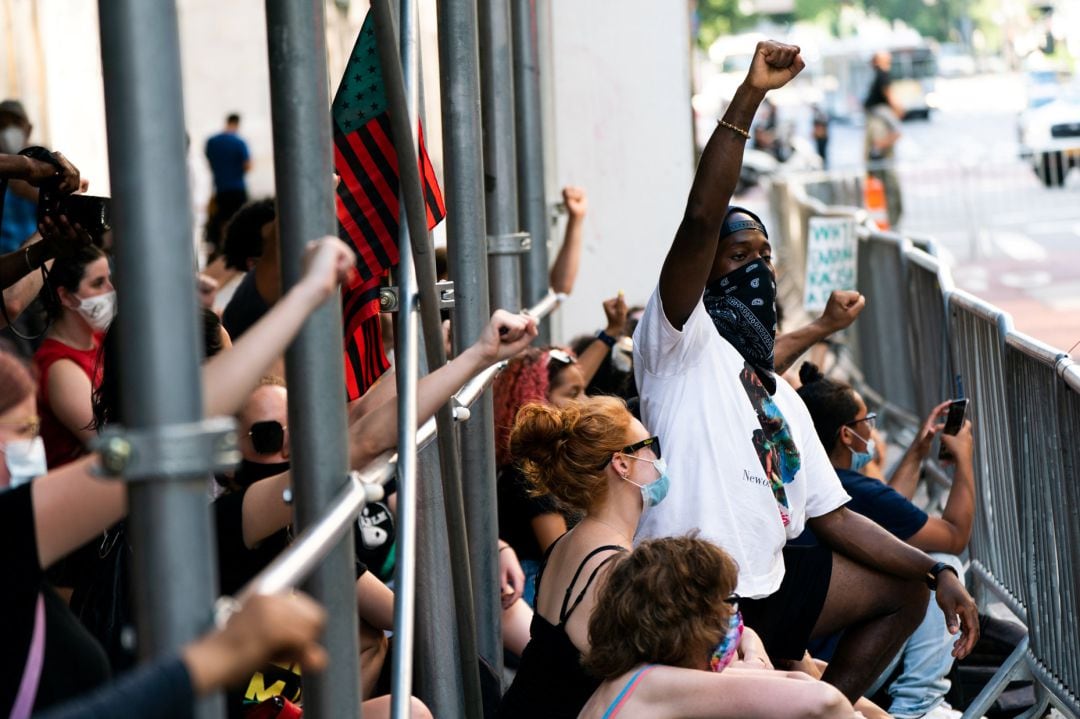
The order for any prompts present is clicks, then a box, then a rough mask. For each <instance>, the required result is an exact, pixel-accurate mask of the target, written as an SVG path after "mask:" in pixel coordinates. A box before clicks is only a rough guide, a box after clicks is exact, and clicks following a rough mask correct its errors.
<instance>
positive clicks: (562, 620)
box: [559, 544, 626, 625]
mask: <svg viewBox="0 0 1080 719" xmlns="http://www.w3.org/2000/svg"><path fill="white" fill-rule="evenodd" d="M608 551H613V552H615V554H612V555H611V556H610V557H606V558H605V559H604V561H602V562H600V564H598V565H596V569H594V570H593V571H592V574H590V575H589V578H588V579H587V580H586V581H585V586H584V587H582V588H581V592H580V593H578V596H577V599H575V600H574V603H573V604H570V596H571V595H572V594H573V591H574V585H576V584H577V581H578V579H579V578H580V577H581V572H582V571H583V570H584V569H585V565H586V564H588V563H589V560H590V559H592V558H593V557H595V556H596V555H597V554H600V552H608ZM625 551H626V547H622V546H619V545H618V544H605V545H604V546H602V547H597V548H596V549H594V550H592V551H591V552H589V553H588V554H586V555H585V558H584V559H582V560H581V564H579V565H578V568H577V571H576V572H574V578H573V579H571V580H570V584H568V585H567V586H566V595H565V596H564V597H563V603H562V609H561V610H559V624H560V625H562V624H566V620H567V619H569V618H570V615H571V614H573V613H574V610H575V609H577V607H578V605H579V604H581V600H582V599H584V598H585V592H587V591H589V586H590V585H591V584H592V583H593V580H594V579H596V575H597V573H599V571H600V570H601V569H603V567H604V565H605V564H607V563H608V562H610V561H611V560H612V559H615V557H617V556H619V554H622V553H623V552H625ZM567 605H569V608H567Z"/></svg>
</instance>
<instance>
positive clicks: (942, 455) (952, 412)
mask: <svg viewBox="0 0 1080 719" xmlns="http://www.w3.org/2000/svg"><path fill="white" fill-rule="evenodd" d="M967 406H968V401H967V398H964V399H954V400H953V401H952V402H950V403H949V414H948V416H947V417H946V418H945V428H944V429H943V430H941V431H942V432H943V433H944V434H956V433H957V432H959V431H960V428H961V427H963V426H964V415H966V414H967ZM938 459H940V460H951V459H954V457H953V456H952V452H950V451H949V448H948V447H946V446H945V443H944V442H942V443H941V446H940V448H939V449H938Z"/></svg>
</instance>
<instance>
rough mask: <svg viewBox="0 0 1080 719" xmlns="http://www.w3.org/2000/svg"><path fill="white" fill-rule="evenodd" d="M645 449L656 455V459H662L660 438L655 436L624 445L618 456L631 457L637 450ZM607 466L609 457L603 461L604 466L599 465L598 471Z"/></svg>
mask: <svg viewBox="0 0 1080 719" xmlns="http://www.w3.org/2000/svg"><path fill="white" fill-rule="evenodd" d="M646 447H649V448H650V449H652V451H653V454H655V455H656V458H657V459H663V457H662V456H661V455H660V438H659V437H657V436H655V435H654V436H652V437H649V438H647V439H643V440H641V441H640V442H634V443H633V444H628V445H626V446H625V447H623V448H622V449H620V450H619V452H618V454H627V455H633V454H634V452H637V451H638V450H639V449H645V448H646ZM609 464H611V457H608V458H607V461H605V462H604V464H603V465H601V467H600V469H603V468H604V467H606V466H608V465H609Z"/></svg>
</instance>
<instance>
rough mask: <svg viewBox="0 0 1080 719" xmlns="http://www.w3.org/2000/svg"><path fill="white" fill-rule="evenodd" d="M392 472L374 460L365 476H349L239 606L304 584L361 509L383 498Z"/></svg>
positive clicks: (386, 462) (245, 590)
mask: <svg viewBox="0 0 1080 719" xmlns="http://www.w3.org/2000/svg"><path fill="white" fill-rule="evenodd" d="M395 470H396V465H395V464H392V463H391V462H390V461H389V459H388V458H385V459H382V461H381V462H379V461H378V460H376V462H373V463H372V465H371V466H369V467H368V468H365V471H364V472H352V473H351V474H350V475H349V478H350V480H351V481H350V482H349V485H348V486H347V487H346V488H345V489H343V490H342V491H341V492H340V493H339V494H338V496H337V497H335V498H334V500H333V503H332V504H331V506H330V508H329V509H328V511H327V512H326V514H324V515H323V516H322V518H321V519H320V520H319V521H318V522H316V523H315V524H313V525H311V526H310V527H308V528H307V529H305V530H304V531H303V532H302V533H301V534H300V536H299V537H297V538H296V541H295V542H293V543H292V544H291V545H289V548H288V549H286V550H285V551H284V552H282V553H281V554H280V555H278V557H277V559H275V560H274V561H273V562H271V563H270V565H269V566H267V567H266V569H264V570H263V571H261V572H259V574H258V575H257V576H256V577H255V578H254V579H252V580H251V581H250V582H248V583H247V585H246V586H245V587H244V588H243V589H241V590H240V593H239V594H238V595H237V599H238V600H239V601H240V602H241V603H242V602H243V601H244V600H246V599H247V598H249V597H251V596H254V595H256V594H276V593H278V592H283V591H285V590H286V589H291V588H293V587H295V586H296V585H298V584H300V583H301V582H303V581H304V579H306V578H307V576H308V575H309V574H311V572H312V571H313V570H314V569H315V567H317V566H318V565H319V562H321V561H322V559H323V557H325V556H326V554H327V552H329V551H330V550H331V549H333V548H334V546H335V545H336V544H337V543H338V542H339V541H340V540H341V538H342V536H344V534H345V532H346V530H347V529H348V528H349V527H350V526H351V524H352V522H354V521H356V516H357V515H358V514H360V510H361V509H363V508H364V505H365V504H366V503H368V502H377V501H378V500H380V499H382V498H383V485H384V484H386V482H388V481H389V480H390V478H391V477H393V476H394V471H395Z"/></svg>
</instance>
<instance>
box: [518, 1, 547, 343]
mask: <svg viewBox="0 0 1080 719" xmlns="http://www.w3.org/2000/svg"><path fill="white" fill-rule="evenodd" d="M511 4H512V17H513V25H514V123H515V127H516V130H517V152H518V203H519V209H520V214H521V229H523V230H524V231H525V232H528V233H529V235H530V236H531V237H532V247H531V248H530V249H529V252H528V253H527V254H525V255H523V257H522V259H523V265H522V268H521V304H522V305H524V306H525V307H532V306H533V305H534V304H536V303H537V302H539V301H540V299H541V298H543V297H544V295H546V294H547V291H548V285H549V284H550V282H549V279H548V274H549V273H548V228H549V227H550V223H549V222H548V214H547V212H548V210H547V201H546V199H545V193H544V189H545V183H544V129H543V109H542V108H541V106H540V51H539V47H538V46H539V40H538V34H539V33H538V28H537V20H536V0H511ZM539 341H540V342H541V343H542V344H548V343H550V342H551V323H550V322H548V321H547V320H546V319H545V320H544V322H542V323H541V325H540V337H539Z"/></svg>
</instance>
